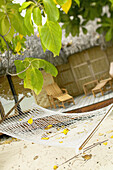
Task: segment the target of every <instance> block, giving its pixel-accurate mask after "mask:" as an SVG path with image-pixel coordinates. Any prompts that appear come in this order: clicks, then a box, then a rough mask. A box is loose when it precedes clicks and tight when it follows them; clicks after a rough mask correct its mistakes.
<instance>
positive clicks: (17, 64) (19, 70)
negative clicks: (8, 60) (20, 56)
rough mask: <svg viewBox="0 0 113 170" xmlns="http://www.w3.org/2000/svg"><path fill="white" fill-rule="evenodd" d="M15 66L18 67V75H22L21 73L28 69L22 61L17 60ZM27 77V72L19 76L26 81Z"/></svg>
mask: <svg viewBox="0 0 113 170" xmlns="http://www.w3.org/2000/svg"><path fill="white" fill-rule="evenodd" d="M14 64H15V66H16V71H17V73H20V72H21V71H23V70H25V69H26V68H27V67H26V66H25V64H24V62H23V61H21V60H15V61H14ZM28 65H29V64H28ZM25 76H26V71H25V72H23V73H21V74H19V75H18V77H19V78H21V79H24V78H25Z"/></svg>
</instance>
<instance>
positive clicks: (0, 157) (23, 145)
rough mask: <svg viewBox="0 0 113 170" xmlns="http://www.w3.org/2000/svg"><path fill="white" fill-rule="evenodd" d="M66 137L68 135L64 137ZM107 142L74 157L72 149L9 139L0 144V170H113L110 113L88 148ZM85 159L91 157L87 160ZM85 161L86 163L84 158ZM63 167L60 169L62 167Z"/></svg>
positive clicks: (112, 132) (112, 138)
mask: <svg viewBox="0 0 113 170" xmlns="http://www.w3.org/2000/svg"><path fill="white" fill-rule="evenodd" d="M67 135H68V134H67ZM106 139H107V140H108V141H107V142H105V143H102V144H101V145H98V146H95V147H93V148H92V149H90V150H88V151H86V152H85V153H84V154H81V155H79V156H78V157H76V158H73V159H72V160H70V161H69V162H67V163H64V162H65V161H67V160H68V159H70V158H72V157H73V156H75V155H76V153H75V148H68V147H59V146H44V145H40V144H34V143H31V142H28V141H21V140H17V141H14V140H12V142H11V139H9V144H7V143H8V142H6V141H4V142H3V141H0V170H53V167H54V165H58V166H59V167H58V170H63V169H64V170H75V169H76V170H112V169H113V113H112V114H110V115H109V116H108V117H107V119H106V120H105V121H104V122H103V124H102V125H101V126H100V128H99V129H98V131H97V132H96V133H95V134H94V136H93V137H92V138H91V140H90V141H89V142H88V143H87V145H86V146H85V147H87V146H90V145H92V144H93V143H97V142H101V141H104V140H106ZM87 155H90V157H91V158H90V159H89V157H88V156H87ZM84 157H85V158H86V160H85V158H84ZM62 163H64V164H63V165H61V164H62Z"/></svg>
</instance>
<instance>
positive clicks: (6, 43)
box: [0, 34, 9, 72]
mask: <svg viewBox="0 0 113 170" xmlns="http://www.w3.org/2000/svg"><path fill="white" fill-rule="evenodd" d="M0 37H2V39H3V40H4V42H5V43H6V46H7V60H8V68H7V72H8V69H9V45H8V43H7V41H6V40H5V38H4V36H3V35H1V34H0Z"/></svg>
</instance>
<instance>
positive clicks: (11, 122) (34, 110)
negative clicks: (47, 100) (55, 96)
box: [0, 104, 113, 148]
mask: <svg viewBox="0 0 113 170" xmlns="http://www.w3.org/2000/svg"><path fill="white" fill-rule="evenodd" d="M109 108H111V110H110V111H112V110H113V105H110V106H107V107H106V108H103V109H100V110H95V111H91V112H86V113H61V112H58V111H52V110H48V109H45V108H42V107H40V106H38V105H36V104H33V106H32V107H31V108H30V109H29V110H27V111H24V112H23V111H21V110H20V111H19V112H20V113H21V114H20V115H17V116H14V117H10V118H7V119H5V120H4V121H3V122H1V123H0V133H3V134H6V135H9V136H12V137H15V138H18V139H22V140H27V141H31V142H34V143H39V144H46V145H51V146H52V145H53V146H54V145H57V146H65V147H74V148H75V147H76V148H78V146H80V145H79V144H80V143H81V141H82V142H83V141H84V140H83V136H84V135H85V139H86V136H87V134H88V132H89V131H90V130H91V129H92V126H93V128H95V125H97V122H99V121H101V120H102V118H103V116H105V114H106V112H107V111H108V110H109ZM15 110H16V109H15ZM30 119H31V120H32V122H31V123H29V120H30ZM88 120H89V123H90V122H91V123H92V124H93V125H92V126H91V127H89V125H87V130H86V131H84V135H83V134H82V133H81V134H80V133H79V130H81V131H82V130H84V129H81V127H83V126H84V123H86V122H87V121H88ZM100 124H101V123H100ZM76 127H77V128H76ZM66 130H67V132H68V131H69V133H68V134H67V132H66V134H65V133H64V132H65V131H66ZM78 139H79V140H78Z"/></svg>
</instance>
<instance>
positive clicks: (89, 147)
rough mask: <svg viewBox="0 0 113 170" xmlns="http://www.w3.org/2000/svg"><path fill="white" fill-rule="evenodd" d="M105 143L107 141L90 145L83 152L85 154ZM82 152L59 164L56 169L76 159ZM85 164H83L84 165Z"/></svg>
mask: <svg viewBox="0 0 113 170" xmlns="http://www.w3.org/2000/svg"><path fill="white" fill-rule="evenodd" d="M107 141H108V139H106V140H104V141H101V142H96V143H93V144H92V145H90V146H88V147H86V148H84V150H83V152H86V151H88V150H90V149H92V148H94V147H95V146H97V145H101V144H102V143H104V142H107ZM83 152H80V153H79V154H77V155H75V156H73V157H72V158H70V159H68V160H66V161H65V162H63V163H61V164H60V165H58V167H60V166H62V165H64V164H65V163H68V162H69V161H71V160H72V159H74V158H77V157H78V156H79V155H81V154H83ZM86 162H87V161H86ZM86 162H85V163H86Z"/></svg>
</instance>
